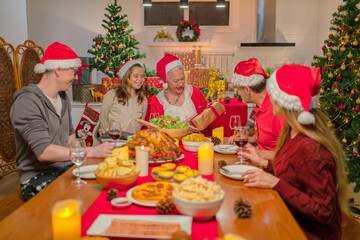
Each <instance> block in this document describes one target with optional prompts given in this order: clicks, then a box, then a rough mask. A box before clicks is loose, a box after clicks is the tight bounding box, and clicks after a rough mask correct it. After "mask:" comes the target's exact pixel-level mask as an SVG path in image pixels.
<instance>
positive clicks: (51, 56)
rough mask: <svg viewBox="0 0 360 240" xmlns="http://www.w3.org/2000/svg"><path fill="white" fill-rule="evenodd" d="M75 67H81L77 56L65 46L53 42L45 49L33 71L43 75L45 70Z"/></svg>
mask: <svg viewBox="0 0 360 240" xmlns="http://www.w3.org/2000/svg"><path fill="white" fill-rule="evenodd" d="M76 67H81V60H80V58H79V56H78V55H77V54H76V53H75V52H74V51H73V50H72V49H71V48H69V47H68V46H66V45H65V44H62V43H59V42H54V43H52V44H50V45H49V46H48V47H47V48H46V50H45V53H44V56H43V57H42V59H41V62H40V63H38V64H36V65H35V67H34V71H35V72H36V73H44V72H45V71H46V70H54V69H58V68H59V69H68V68H76Z"/></svg>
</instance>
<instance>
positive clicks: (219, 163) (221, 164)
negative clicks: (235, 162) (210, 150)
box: [218, 160, 226, 168]
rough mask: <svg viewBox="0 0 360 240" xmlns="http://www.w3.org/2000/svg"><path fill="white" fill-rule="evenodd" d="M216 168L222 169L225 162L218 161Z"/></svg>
mask: <svg viewBox="0 0 360 240" xmlns="http://www.w3.org/2000/svg"><path fill="white" fill-rule="evenodd" d="M218 166H219V167H220V168H222V167H224V166H226V162H225V161H224V160H220V161H219V162H218Z"/></svg>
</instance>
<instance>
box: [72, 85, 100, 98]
mask: <svg viewBox="0 0 360 240" xmlns="http://www.w3.org/2000/svg"><path fill="white" fill-rule="evenodd" d="M92 87H93V91H94V92H97V93H101V92H100V90H101V85H77V86H72V94H73V101H75V102H95V101H93V94H92V92H91V89H90V88H92ZM98 101H99V99H98Z"/></svg>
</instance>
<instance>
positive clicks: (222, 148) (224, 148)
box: [214, 144, 239, 154]
mask: <svg viewBox="0 0 360 240" xmlns="http://www.w3.org/2000/svg"><path fill="white" fill-rule="evenodd" d="M238 148H239V147H238V146H236V145H230V144H222V145H215V146H214V151H215V152H218V153H221V154H236V149H238Z"/></svg>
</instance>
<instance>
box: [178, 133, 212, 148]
mask: <svg viewBox="0 0 360 240" xmlns="http://www.w3.org/2000/svg"><path fill="white" fill-rule="evenodd" d="M205 142H211V140H210V139H209V138H207V137H205V136H204V135H203V134H201V133H192V134H190V135H188V136H186V137H183V138H182V144H183V146H184V148H185V150H186V151H189V152H197V151H198V148H199V146H200V145H201V144H203V143H205Z"/></svg>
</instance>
